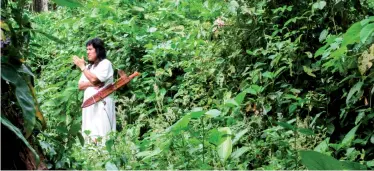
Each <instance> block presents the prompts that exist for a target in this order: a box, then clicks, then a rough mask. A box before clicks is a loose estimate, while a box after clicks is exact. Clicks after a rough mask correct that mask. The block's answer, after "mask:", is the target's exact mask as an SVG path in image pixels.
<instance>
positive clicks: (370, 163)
mask: <svg viewBox="0 0 374 171" xmlns="http://www.w3.org/2000/svg"><path fill="white" fill-rule="evenodd" d="M366 165H367V166H369V167H373V166H374V160H371V161H368V162H366Z"/></svg>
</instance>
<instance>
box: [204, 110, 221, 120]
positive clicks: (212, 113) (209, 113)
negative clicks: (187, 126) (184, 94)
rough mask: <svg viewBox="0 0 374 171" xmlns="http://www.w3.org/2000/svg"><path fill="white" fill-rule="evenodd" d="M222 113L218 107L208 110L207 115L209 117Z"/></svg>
mask: <svg viewBox="0 0 374 171" xmlns="http://www.w3.org/2000/svg"><path fill="white" fill-rule="evenodd" d="M220 114H221V111H219V110H217V109H211V110H209V111H207V112H205V115H208V116H209V117H212V118H214V117H217V116H219V115H220Z"/></svg>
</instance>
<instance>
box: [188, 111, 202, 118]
mask: <svg viewBox="0 0 374 171" xmlns="http://www.w3.org/2000/svg"><path fill="white" fill-rule="evenodd" d="M204 113H205V111H204V110H201V111H194V112H191V113H190V115H191V118H192V119H198V118H200V117H201V116H202V115H204Z"/></svg>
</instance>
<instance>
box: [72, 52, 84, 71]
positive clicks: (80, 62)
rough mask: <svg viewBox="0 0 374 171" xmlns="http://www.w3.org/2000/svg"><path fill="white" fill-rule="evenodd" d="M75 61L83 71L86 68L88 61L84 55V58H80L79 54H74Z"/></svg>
mask: <svg viewBox="0 0 374 171" xmlns="http://www.w3.org/2000/svg"><path fill="white" fill-rule="evenodd" d="M73 62H74V64H75V65H76V66H77V67H79V68H80V69H81V71H83V70H84V69H85V68H86V64H85V63H86V62H85V61H84V58H83V56H82V58H79V57H78V56H76V55H74V56H73Z"/></svg>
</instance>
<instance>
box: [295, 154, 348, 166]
mask: <svg viewBox="0 0 374 171" xmlns="http://www.w3.org/2000/svg"><path fill="white" fill-rule="evenodd" d="M300 156H301V163H302V164H303V165H304V166H305V167H306V168H308V169H309V170H343V169H344V167H343V166H342V164H341V163H340V162H339V161H338V160H336V159H334V158H333V157H331V156H327V155H325V154H322V153H319V152H316V151H300Z"/></svg>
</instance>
